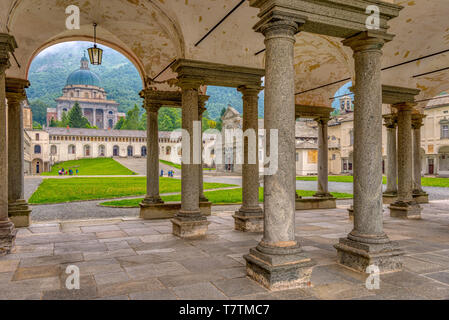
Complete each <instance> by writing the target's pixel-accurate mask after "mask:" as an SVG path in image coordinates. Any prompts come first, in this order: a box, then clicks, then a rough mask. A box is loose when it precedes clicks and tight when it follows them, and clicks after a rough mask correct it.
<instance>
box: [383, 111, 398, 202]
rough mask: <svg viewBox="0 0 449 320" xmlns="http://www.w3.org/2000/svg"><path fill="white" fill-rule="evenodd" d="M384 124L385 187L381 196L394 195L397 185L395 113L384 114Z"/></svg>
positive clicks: (395, 194)
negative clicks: (385, 130) (385, 147)
mask: <svg viewBox="0 0 449 320" xmlns="http://www.w3.org/2000/svg"><path fill="white" fill-rule="evenodd" d="M384 121H385V122H384V125H385V127H386V128H387V189H386V190H385V192H384V194H383V196H384V198H386V197H396V196H397V192H398V185H397V175H398V171H397V170H398V169H397V150H396V127H397V118H396V116H395V115H386V116H384Z"/></svg>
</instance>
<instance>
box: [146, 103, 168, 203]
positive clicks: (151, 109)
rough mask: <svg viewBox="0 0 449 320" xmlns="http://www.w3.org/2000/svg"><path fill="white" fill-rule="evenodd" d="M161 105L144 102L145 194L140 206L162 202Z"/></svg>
mask: <svg viewBox="0 0 449 320" xmlns="http://www.w3.org/2000/svg"><path fill="white" fill-rule="evenodd" d="M160 107H161V106H160V105H158V104H152V103H150V102H147V101H146V102H145V109H146V111H147V194H146V196H145V199H143V202H142V204H141V206H148V205H153V204H158V203H164V202H163V201H162V199H161V197H160V195H159V129H158V121H157V120H158V111H159V108H160Z"/></svg>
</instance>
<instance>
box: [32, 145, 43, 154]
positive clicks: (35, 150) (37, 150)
mask: <svg viewBox="0 0 449 320" xmlns="http://www.w3.org/2000/svg"><path fill="white" fill-rule="evenodd" d="M41 151H42V150H41V146H40V145H36V146H34V154H41Z"/></svg>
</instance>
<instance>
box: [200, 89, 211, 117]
mask: <svg viewBox="0 0 449 320" xmlns="http://www.w3.org/2000/svg"><path fill="white" fill-rule="evenodd" d="M207 100H209V96H206V95H204V94H202V95H199V96H198V113H199V114H203V112H204V111H206V107H205V106H206V102H207Z"/></svg>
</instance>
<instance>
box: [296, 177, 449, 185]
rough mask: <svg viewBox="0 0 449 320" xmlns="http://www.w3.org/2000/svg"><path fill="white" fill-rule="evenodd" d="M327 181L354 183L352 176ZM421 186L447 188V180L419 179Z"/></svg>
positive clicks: (448, 182)
mask: <svg viewBox="0 0 449 320" xmlns="http://www.w3.org/2000/svg"><path fill="white" fill-rule="evenodd" d="M296 180H299V181H317V177H316V176H307V177H296ZM329 181H331V182H344V183H352V182H354V177H353V176H329ZM382 183H383V184H387V178H386V177H382ZM421 184H422V186H423V187H439V188H449V178H432V177H423V178H421Z"/></svg>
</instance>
